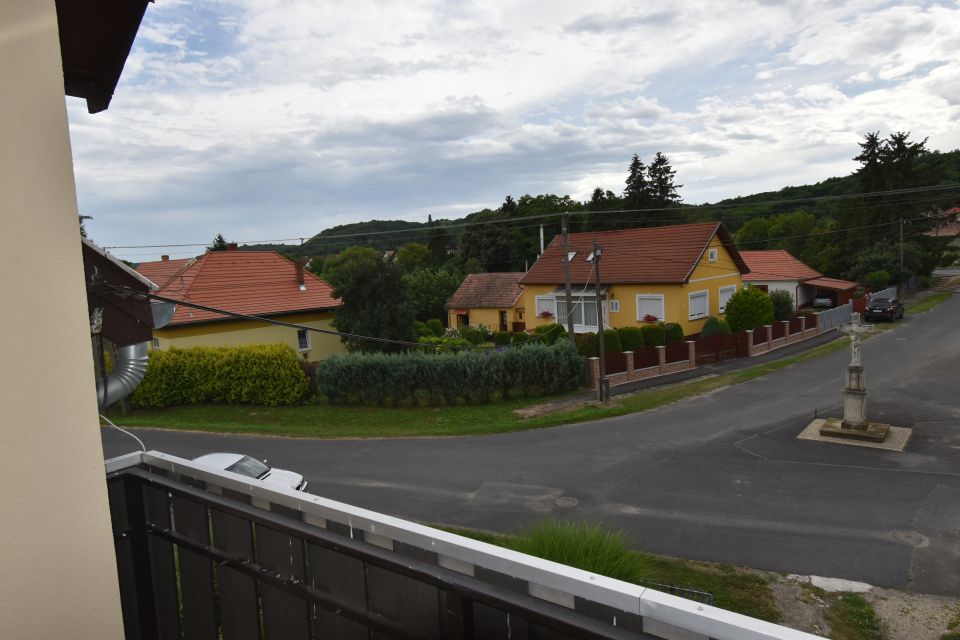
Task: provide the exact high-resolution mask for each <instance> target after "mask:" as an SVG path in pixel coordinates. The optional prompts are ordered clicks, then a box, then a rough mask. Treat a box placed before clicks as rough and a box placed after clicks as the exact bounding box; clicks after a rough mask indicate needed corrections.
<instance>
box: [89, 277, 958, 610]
mask: <svg viewBox="0 0 960 640" xmlns="http://www.w3.org/2000/svg"><path fill="white" fill-rule="evenodd" d="M958 318H960V295H958V296H954V297H953V298H952V299H950V300H948V301H947V302H946V303H944V304H942V305H941V306H940V307H938V308H937V309H935V310H934V311H932V312H929V313H926V314H923V315H920V316H916V317H908V318H907V319H906V321H905V322H903V323H902V326H899V327H898V328H897V329H896V330H894V331H890V332H887V333H884V334H882V335H878V336H875V337H873V338H872V339H870V340H869V341H867V342H866V343H865V344H864V347H863V361H864V365H865V367H866V375H867V385H868V393H869V395H868V413H869V416H870V418H871V419H872V420H877V421H882V422H887V423H890V424H894V425H899V426H907V427H913V429H914V431H913V436H912V437H911V439H910V441H909V444H908V446H907V449H906V451H905V452H902V453H896V452H886V451H878V450H872V449H864V448H860V447H851V446H840V445H835V444H825V443H818V442H812V441H807V440H798V439H797V438H796V436H797V434H798V433H799V432H800V431H801V430H802V429H803V428H804V427H805V426H806V425H807V424H808V423H809V422H810V420H811V419H812V418H813V414H814V410H815V409H816V410H819V412H820V414H821V415H823V414H824V413H827V414H830V415H838V414H839V412H840V391H841V387H842V372H843V368H844V366H845V365H846V363H847V362H848V361H849V351H846V350H844V351H841V352H838V353H834V354H831V355H829V356H826V357H824V358H820V359H817V360H814V361H811V362H807V363H804V364H800V365H795V366H793V367H789V368H787V369H784V370H782V371H780V372H777V373H775V374H772V375H769V376H766V377H764V378H761V379H757V380H754V381H751V382H749V383H745V384H742V385H738V386H735V387H730V388H727V389H724V390H721V391H717V392H714V393H711V394H708V395H704V396H700V397H697V398H692V399H689V400H686V401H684V402H680V403H677V404H675V405H672V406H669V407H663V408H660V409H657V410H653V411H649V412H646V413H642V414H635V415H630V416H622V417H619V418H613V419H608V420H602V421H597V422H591V423H586V424H579V425H570V426H566V427H557V428H553V429H543V430H537V431H528V432H522V433H514V434H503V435H493V436H481V437H465V438H445V439H433V438H419V439H405V440H292V439H285V438H257V437H247V436H218V435H207V434H198V433H183V432H171V431H159V430H147V429H139V430H137V433H138V435H139V436H140V437H141V438H143V439H144V440H145V441H146V444H147V446H148V447H149V448H152V449H158V450H161V451H165V452H167V453H172V454H175V455H181V456H185V457H193V456H196V455H198V454H200V453H204V452H209V451H242V452H246V453H250V454H252V455H256V456H257V457H260V458H268V459H269V461H270V463H271V464H273V465H276V466H280V467H285V468H290V469H295V470H298V471H300V472H302V473H304V474H305V475H306V476H307V478H308V480H309V481H310V489H311V491H312V492H313V493H317V494H322V495H324V496H326V497H329V498H332V499H335V500H341V501H344V502H349V503H352V504H356V505H359V506H362V507H366V508H369V509H374V510H377V511H381V512H384V513H388V514H392V515H397V516H400V517H404V518H408V519H412V520H416V521H420V522H424V523H436V524H447V525H456V526H464V527H473V528H479V529H487V530H494V531H504V532H509V531H514V530H516V529H517V528H518V527H519V526H521V525H524V524H528V523H532V522H534V521H536V520H538V519H541V518H544V517H555V518H569V519H579V520H584V521H590V522H605V523H607V524H610V525H613V526H615V527H618V528H621V529H623V530H624V531H625V532H626V533H627V534H628V536H629V537H630V538H631V541H632V543H633V545H634V546H635V547H636V548H638V549H643V550H646V551H650V552H653V553H658V554H667V555H674V556H682V557H687V558H695V559H702V560H711V561H718V562H720V561H725V562H732V563H736V564H741V565H746V566H751V567H756V568H761V569H769V570H776V571H784V572H792V573H803V574H815V575H822V576H830V577H839V578H847V579H851V580H861V581H865V582H869V583H871V584H875V585H879V586H885V587H895V588H908V589H911V590H915V591H919V592H924V593H938V594H950V595H954V596H957V595H960V322H958V321H957V320H958ZM103 441H104V447H105V453H106V455H107V457H112V456H114V455H118V454H120V453H123V452H126V451H129V450H131V446H130V443H131V442H132V441H131V440H130V439H129V438H127V437H126V436H124V435H122V434H119V433H117V432H115V431H113V430H109V431H104V437H103Z"/></svg>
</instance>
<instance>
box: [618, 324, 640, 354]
mask: <svg viewBox="0 0 960 640" xmlns="http://www.w3.org/2000/svg"><path fill="white" fill-rule="evenodd" d="M617 333H619V334H620V346H621V347H622V348H623V350H624V351H636V350H637V349H639V348H640V347H642V346H643V330H642V329H641V328H640V327H621V328H620V329H617Z"/></svg>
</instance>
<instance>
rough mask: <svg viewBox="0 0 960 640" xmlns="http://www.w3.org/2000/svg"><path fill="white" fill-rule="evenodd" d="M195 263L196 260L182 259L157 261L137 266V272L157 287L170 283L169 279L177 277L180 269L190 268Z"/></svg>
mask: <svg viewBox="0 0 960 640" xmlns="http://www.w3.org/2000/svg"><path fill="white" fill-rule="evenodd" d="M195 261H196V258H183V259H181V260H157V261H156V262H141V263H140V264H138V265H137V272H138V273H139V274H140V275H142V276H143V277H145V278H148V279H149V280H150V281H152V282H153V284H155V285H157V286H158V287H162V286H163V285H165V284H167V283H168V282H170V279H171V278H172V277H174V276H175V275H177V274H178V273H179V272H180V271H181V270H182V269H184V268H185V267H188V266H190V265H191V264H193V263H194V262H195Z"/></svg>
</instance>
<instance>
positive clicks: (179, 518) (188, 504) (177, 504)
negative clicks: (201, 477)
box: [173, 496, 217, 640]
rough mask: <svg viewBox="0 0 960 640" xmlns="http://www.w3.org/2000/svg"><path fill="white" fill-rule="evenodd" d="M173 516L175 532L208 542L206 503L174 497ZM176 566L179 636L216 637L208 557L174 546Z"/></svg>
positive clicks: (197, 540) (204, 639)
mask: <svg viewBox="0 0 960 640" xmlns="http://www.w3.org/2000/svg"><path fill="white" fill-rule="evenodd" d="M173 517H174V524H175V527H176V531H177V533H180V534H182V535H184V536H186V537H187V538H189V539H190V540H192V541H193V542H196V543H197V544H201V545H206V544H209V543H210V529H209V523H208V522H207V508H206V506H204V505H202V504H200V503H197V502H193V501H192V500H187V499H185V498H182V497H179V496H174V498H173ZM177 559H178V560H179V568H180V590H181V593H182V594H183V597H182V598H181V603H180V605H181V607H182V610H183V635H184V638H185V639H187V640H191V639H192V638H198V639H199V640H216V638H217V620H216V617H215V615H214V610H215V605H214V600H213V568H212V567H211V566H210V560H209V559H208V558H204V557H203V556H201V555H200V554H198V553H195V552H194V551H191V550H190V549H185V548H183V547H179V546H178V548H177Z"/></svg>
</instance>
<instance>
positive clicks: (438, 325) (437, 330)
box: [426, 318, 444, 338]
mask: <svg viewBox="0 0 960 640" xmlns="http://www.w3.org/2000/svg"><path fill="white" fill-rule="evenodd" d="M426 327H427V329H430V332H431V333H433V335H435V336H436V337H438V338H442V337H443V333H444V329H443V323H442V322H440V321H439V320H437V319H436V318H431V319H430V320H427V322H426Z"/></svg>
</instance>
